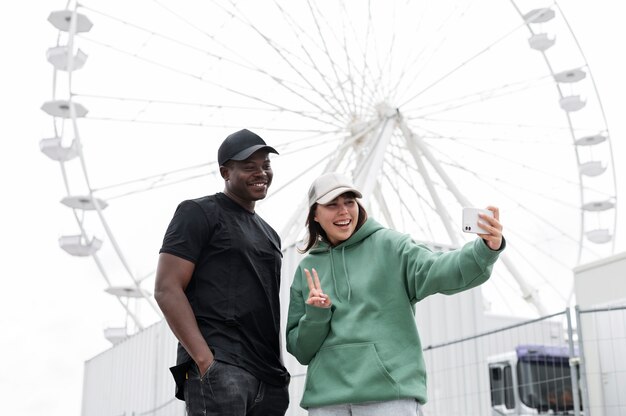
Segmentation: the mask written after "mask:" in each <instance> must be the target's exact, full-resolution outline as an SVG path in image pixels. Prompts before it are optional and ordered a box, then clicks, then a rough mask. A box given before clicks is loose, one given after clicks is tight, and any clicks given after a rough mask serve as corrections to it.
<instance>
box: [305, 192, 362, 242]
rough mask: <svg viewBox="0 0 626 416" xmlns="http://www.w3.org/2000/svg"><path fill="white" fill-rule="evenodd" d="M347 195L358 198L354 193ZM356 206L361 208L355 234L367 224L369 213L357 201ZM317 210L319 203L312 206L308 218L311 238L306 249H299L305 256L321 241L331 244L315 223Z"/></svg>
mask: <svg viewBox="0 0 626 416" xmlns="http://www.w3.org/2000/svg"><path fill="white" fill-rule="evenodd" d="M346 194H348V195H350V196H351V197H352V198H355V197H356V196H355V195H354V193H352V192H346V193H345V194H343V195H346ZM356 204H357V205H358V206H359V219H358V220H357V222H356V228H355V229H354V232H357V231H358V230H359V228H361V226H362V225H363V224H365V221H367V211H365V208H363V205H361V204H360V203H359V201H356ZM316 209H317V202H316V203H314V204H313V205H311V208H309V214H308V215H307V217H306V223H305V224H306V227H307V230H308V232H309V236H308V239H307V242H306V245H305V246H304V248H299V249H298V252H299V253H301V254H304V253H306V252H307V251H309V250H311V249H312V248H313V247H315V246H316V245H317V244H318V243H319V242H320V241H325V242H327V243H329V244H330V242H329V241H328V236H327V235H326V231H324V229H323V228H322V226H321V225H320V224H319V223H318V222H317V221H315V210H316Z"/></svg>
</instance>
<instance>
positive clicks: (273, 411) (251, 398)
mask: <svg viewBox="0 0 626 416" xmlns="http://www.w3.org/2000/svg"><path fill="white" fill-rule="evenodd" d="M185 404H186V407H187V414H188V415H189V416H284V414H285V412H286V411H287V407H288V406H289V389H288V386H282V387H279V386H273V385H271V384H267V383H264V382H262V381H260V380H258V379H257V378H256V377H255V376H253V375H252V374H250V373H249V372H247V371H246V370H244V369H243V368H240V367H237V366H234V365H230V364H226V363H223V362H220V361H214V362H213V363H212V364H211V367H209V370H208V371H207V372H206V374H205V375H204V376H202V377H201V376H200V373H199V370H198V367H197V366H196V365H191V366H190V368H189V371H188V378H187V381H186V382H185Z"/></svg>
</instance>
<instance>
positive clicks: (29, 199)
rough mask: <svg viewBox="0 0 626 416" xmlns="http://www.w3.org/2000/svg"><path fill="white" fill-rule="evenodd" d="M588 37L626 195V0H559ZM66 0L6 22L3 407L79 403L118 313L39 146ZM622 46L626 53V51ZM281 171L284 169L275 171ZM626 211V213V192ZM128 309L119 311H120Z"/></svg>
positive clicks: (621, 231) (54, 411)
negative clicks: (51, 56)
mask: <svg viewBox="0 0 626 416" xmlns="http://www.w3.org/2000/svg"><path fill="white" fill-rule="evenodd" d="M559 4H560V6H561V8H562V9H563V12H564V14H565V16H566V17H567V18H568V20H569V22H570V24H571V26H572V27H573V30H574V33H575V34H576V36H577V37H578V40H579V42H580V43H581V46H582V49H583V51H584V53H585V55H586V57H587V62H588V63H589V65H590V68H591V71H592V74H593V76H594V79H595V81H596V84H597V88H598V90H599V92H600V96H601V98H602V102H603V105H604V108H605V112H606V116H607V120H608V126H609V131H610V133H611V137H612V144H613V152H614V157H615V163H616V171H617V177H618V200H619V202H621V201H623V197H624V196H625V195H626V180H622V179H620V178H624V177H626V176H625V171H626V144H625V140H626V117H624V106H623V100H624V97H625V96H626V81H625V80H624V66H623V65H624V56H623V53H624V52H623V48H622V47H621V44H622V43H623V40H624V39H626V25H624V24H623V20H624V11H625V10H624V9H625V6H623V5H622V4H621V2H617V1H614V0H613V1H611V0H598V1H594V2H581V1H577V0H567V1H561V2H560V3H559ZM64 6H65V2H64V1H60V0H59V1H49V0H48V1H43V0H37V1H27V2H11V3H9V4H8V5H5V7H4V9H3V10H4V13H3V15H4V17H5V18H4V22H3V24H2V26H1V27H0V30H1V31H2V36H1V37H0V39H2V49H1V51H2V54H3V56H4V58H3V59H2V62H4V63H3V64H2V69H0V71H2V76H1V77H0V82H1V83H2V86H1V89H0V91H1V92H2V100H1V101H0V106H1V108H2V113H1V114H2V125H3V126H4V135H3V138H2V141H3V143H4V146H3V149H4V151H3V152H1V153H0V169H1V170H2V175H1V178H2V191H3V192H2V194H3V198H2V204H1V205H0V213H1V217H2V219H3V231H4V232H3V238H2V239H1V243H0V244H1V247H2V250H1V252H2V257H1V259H2V263H3V277H2V282H3V290H1V291H0V328H1V329H2V335H1V337H0V356H1V357H2V362H3V364H2V370H1V371H0V414H4V415H8V414H20V415H35V414H42V413H43V414H47V415H50V416H54V415H77V414H80V405H81V394H82V372H83V363H84V361H85V360H87V359H89V358H91V357H93V356H95V355H96V354H98V353H100V352H101V351H103V350H104V349H106V348H108V346H109V343H108V341H106V340H105V339H104V337H103V334H102V330H103V328H104V327H106V326H107V324H109V323H110V321H109V320H110V318H109V317H108V315H107V313H108V311H107V309H106V307H105V306H104V305H105V304H106V305H108V304H109V303H108V302H106V303H105V300H107V301H108V299H106V296H107V295H106V294H104V293H103V292H102V281H101V280H98V279H97V278H95V277H94V272H93V262H92V261H91V260H90V259H89V258H86V259H77V258H72V257H70V256H69V255H67V254H66V253H65V252H63V251H62V250H61V249H60V248H59V246H58V242H57V239H58V237H59V234H58V228H57V227H56V226H55V222H56V221H59V220H60V219H61V218H64V219H65V217H66V216H67V215H68V212H67V208H65V207H63V206H62V205H61V204H60V203H59V202H58V201H59V200H60V199H61V197H62V196H63V195H64V189H63V187H62V182H61V178H60V174H59V170H58V166H57V165H56V164H55V163H51V162H50V160H49V159H47V158H46V157H45V156H43V154H42V153H41V152H40V151H39V141H40V140H41V139H42V138H44V137H49V136H50V127H51V126H50V121H49V119H48V116H46V115H45V114H43V113H42V111H41V110H40V109H39V108H40V106H41V104H42V103H43V102H44V101H46V100H48V99H49V97H50V95H51V75H52V70H51V67H50V66H49V64H48V63H47V62H46V60H45V51H46V49H47V48H48V47H50V46H53V44H54V43H55V38H54V36H55V32H54V31H53V30H52V29H51V27H50V26H49V24H48V23H47V21H46V19H47V16H48V14H49V13H50V11H52V10H53V9H54V10H57V9H61V8H63V7H64ZM620 50H621V51H622V52H620ZM277 174H280V173H277ZM621 203H622V205H621V207H620V212H621V213H622V214H623V213H624V212H625V211H624V208H623V202H621ZM625 223H626V218H625V217H624V216H623V215H622V217H621V223H618V233H617V235H618V237H617V238H618V239H617V252H622V251H624V250H626V227H625ZM116 312H119V311H116Z"/></svg>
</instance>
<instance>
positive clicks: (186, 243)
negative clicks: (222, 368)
mask: <svg viewBox="0 0 626 416" xmlns="http://www.w3.org/2000/svg"><path fill="white" fill-rule="evenodd" d="M160 253H169V254H173V255H175V256H177V257H181V258H183V259H186V260H189V261H191V262H192V263H194V264H195V268H194V272H193V275H192V277H191V280H190V281H189V284H188V285H187V289H186V290H185V294H186V295H187V298H188V299H189V303H190V304H191V307H192V309H193V312H194V315H195V316H196V320H197V322H198V326H199V327H200V331H201V332H202V334H203V335H204V338H205V339H206V341H207V344H208V345H209V347H210V348H211V349H212V350H213V353H214V354H215V358H216V359H217V360H219V361H224V362H227V363H229V364H233V365H237V366H239V367H242V368H245V369H246V370H247V371H249V372H250V373H252V374H254V375H255V376H256V377H258V378H259V379H260V380H262V381H265V382H267V383H270V384H274V385H285V384H286V383H287V382H288V380H289V374H288V372H287V370H286V369H285V367H284V366H283V364H282V360H281V357H280V354H281V353H280V341H279V331H280V304H279V290H280V267H281V257H282V253H281V249H280V238H279V236H278V234H277V233H276V231H274V229H272V227H270V226H269V224H267V223H266V222H265V221H264V220H263V219H262V218H261V217H259V216H258V215H257V214H255V213H251V212H249V211H247V210H246V209H244V208H243V207H241V206H240V205H239V204H237V203H236V202H234V201H233V200H231V199H230V198H229V197H227V196H226V195H224V194H223V193H218V194H215V195H212V196H206V197H203V198H198V199H194V200H187V201H183V202H182V203H181V204H180V205H179V206H178V208H177V209H176V212H175V214H174V217H173V218H172V221H171V222H170V225H169V227H168V229H167V232H166V233H165V238H164V239H163V246H162V248H161V250H160ZM189 361H191V358H190V356H189V355H188V354H187V352H186V351H185V349H184V348H183V347H182V346H181V345H180V344H179V345H178V357H177V364H179V365H183V366H184V364H185V363H188V362H189ZM173 372H174V371H173ZM175 377H176V375H175ZM177 384H178V383H177ZM178 387H179V389H180V387H182V386H180V385H179V386H178ZM181 390H182V389H181ZM177 395H178V394H177Z"/></svg>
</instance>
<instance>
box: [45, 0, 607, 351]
mask: <svg viewBox="0 0 626 416" xmlns="http://www.w3.org/2000/svg"><path fill="white" fill-rule="evenodd" d="M49 21H50V23H51V24H53V25H54V27H56V28H57V29H58V31H59V34H58V37H57V40H56V43H55V44H54V46H52V47H51V48H50V49H49V50H48V52H47V57H48V61H49V62H50V63H51V64H52V65H53V68H54V69H53V74H54V75H53V89H52V90H53V94H52V97H51V99H50V100H49V101H47V102H46V103H44V104H43V106H42V109H43V110H44V111H46V112H47V113H48V114H49V115H50V116H51V119H52V130H51V131H52V134H51V135H52V137H50V138H46V139H44V140H42V141H41V150H42V151H43V153H45V154H46V155H47V156H48V157H50V158H51V159H52V160H54V161H58V162H59V164H60V168H61V174H62V180H63V182H64V184H65V189H66V195H64V196H62V203H63V204H65V205H67V207H68V210H69V213H68V215H72V214H73V216H74V218H75V220H76V224H77V225H78V230H77V231H76V230H75V231H73V232H70V233H68V235H65V236H63V237H61V238H60V240H59V243H60V246H61V248H63V249H64V250H66V251H67V252H68V253H70V254H72V255H75V256H89V257H92V258H93V259H94V261H95V264H96V266H97V269H98V273H100V274H101V275H102V277H103V278H104V280H105V283H106V286H107V287H106V291H107V292H108V293H109V294H111V295H112V296H113V298H114V299H115V300H116V301H118V302H119V303H120V305H121V306H122V307H123V308H124V310H125V314H126V315H125V316H126V319H127V320H129V321H130V322H131V326H134V328H136V329H140V328H142V327H143V326H144V325H146V324H147V323H150V322H151V321H154V320H156V319H159V318H160V313H159V310H158V308H157V307H156V306H155V303H154V300H153V298H152V297H151V293H150V288H151V287H152V285H153V278H154V271H155V267H156V256H157V255H158V254H157V253H158V249H159V248H160V244H161V241H162V237H163V233H164V231H165V228H166V226H167V224H168V222H169V220H170V218H171V216H172V214H173V212H174V209H175V208H176V205H177V204H178V203H179V202H180V201H182V200H183V199H188V198H193V197H198V196H202V195H205V194H210V193H213V192H217V191H221V189H222V182H221V178H220V176H219V170H218V166H217V163H216V160H215V159H216V156H215V155H216V152H217V147H218V146H219V144H220V143H221V141H222V139H223V138H224V137H226V136H227V135H228V134H230V133H231V132H233V131H235V130H239V129H241V128H249V129H251V130H253V131H255V132H256V133H258V134H259V135H261V136H262V137H263V138H265V139H266V141H267V142H268V143H269V144H271V145H272V146H274V147H275V148H276V149H277V150H278V151H279V152H280V155H279V156H276V157H274V158H273V160H272V163H273V167H274V171H275V177H274V183H273V186H272V187H271V188H270V194H269V195H268V197H267V198H266V200H263V201H261V202H260V203H259V204H258V205H257V207H258V210H259V212H260V214H261V215H262V216H263V217H264V218H265V219H266V220H267V221H268V222H269V223H270V224H272V225H273V226H274V228H276V229H277V230H278V231H279V232H280V234H281V237H282V239H283V245H284V246H289V245H293V244H297V243H298V241H299V239H300V238H301V237H302V232H303V225H304V216H305V210H306V202H305V195H306V191H307V189H308V186H309V184H310V183H311V181H312V180H313V178H315V177H316V176H317V175H319V174H320V173H322V172H324V171H330V170H338V171H342V172H344V173H346V174H349V175H351V176H352V177H353V178H354V180H355V182H356V183H357V184H358V186H360V187H361V188H362V189H363V191H364V195H365V196H366V197H365V200H364V202H365V204H366V206H367V208H368V212H369V213H370V215H372V216H374V217H375V218H377V219H378V220H379V221H381V222H382V223H384V224H386V225H388V226H390V227H392V228H395V229H397V230H399V231H402V232H405V233H409V234H411V235H412V236H413V238H415V239H416V240H419V241H422V242H424V243H426V244H428V245H430V246H431V247H433V248H435V249H438V250H446V249H449V248H453V247H458V246H459V245H461V244H463V243H464V242H465V241H468V240H469V239H470V238H474V235H467V234H465V233H463V232H462V231H461V209H462V207H464V206H478V207H485V206H486V205H496V206H498V207H499V208H500V210H501V220H502V222H503V224H504V227H505V228H504V231H505V237H506V239H507V242H508V248H507V250H506V252H505V255H504V258H503V261H502V262H499V263H498V264H497V266H496V269H495V271H494V273H495V275H494V277H493V278H492V279H490V281H489V282H487V283H486V284H485V285H484V289H483V292H484V297H485V299H486V303H487V307H489V308H491V309H492V310H494V311H497V312H502V313H514V314H519V313H540V314H544V313H548V312H552V311H556V310H562V309H563V308H564V307H565V306H567V305H569V304H570V303H571V301H572V293H573V287H572V286H573V282H572V271H571V269H572V267H574V266H575V265H577V264H579V263H580V262H585V261H590V260H593V259H597V258H601V257H604V256H606V255H608V254H611V253H612V251H613V247H614V241H615V236H614V234H615V224H616V215H617V209H616V204H617V195H616V187H615V173H614V166H613V156H612V150H611V142H610V136H609V131H608V127H607V124H606V120H605V117H604V113H603V109H602V104H601V101H600V97H599V95H598V93H597V91H596V88H595V85H594V82H593V78H592V76H591V71H590V68H589V65H588V64H587V62H586V60H585V57H584V55H583V53H582V51H581V49H580V47H579V45H578V43H577V40H576V37H575V35H574V32H573V31H572V28H571V27H570V26H569V24H568V22H567V20H566V19H565V16H563V13H562V11H561V10H560V8H559V6H558V4H557V3H556V2H551V1H523V2H518V1H511V2H509V3H507V2H501V1H481V2H459V1H441V0H437V1H434V0H433V1H425V2H410V1H401V0H397V1H387V0H385V1H378V0H371V1H368V2H363V1H358V0H344V1H339V2H322V1H313V0H309V1H289V2H287V1H284V2H282V1H269V0H262V1H254V2H253V1H240V2H236V1H226V0H223V1H220V0H217V1H210V2H206V1H194V0H179V1H176V2H166V1H165V0H161V1H157V0H143V1H135V2H132V4H129V3H128V2H123V1H118V0H111V1H107V2H98V1H92V0H85V1H82V2H80V3H76V2H74V1H68V3H67V4H66V7H65V9H62V10H57V11H54V12H52V13H51V14H50V17H49ZM141 305H142V306H141ZM138 308H141V309H138ZM115 330H116V328H111V332H110V333H109V335H110V339H111V340H112V341H114V340H115V339H116V337H118V338H123V337H125V336H126V335H127V331H128V323H127V324H125V325H124V326H123V328H122V327H121V328H117V330H118V332H115ZM119 330H121V332H120V331H119Z"/></svg>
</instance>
